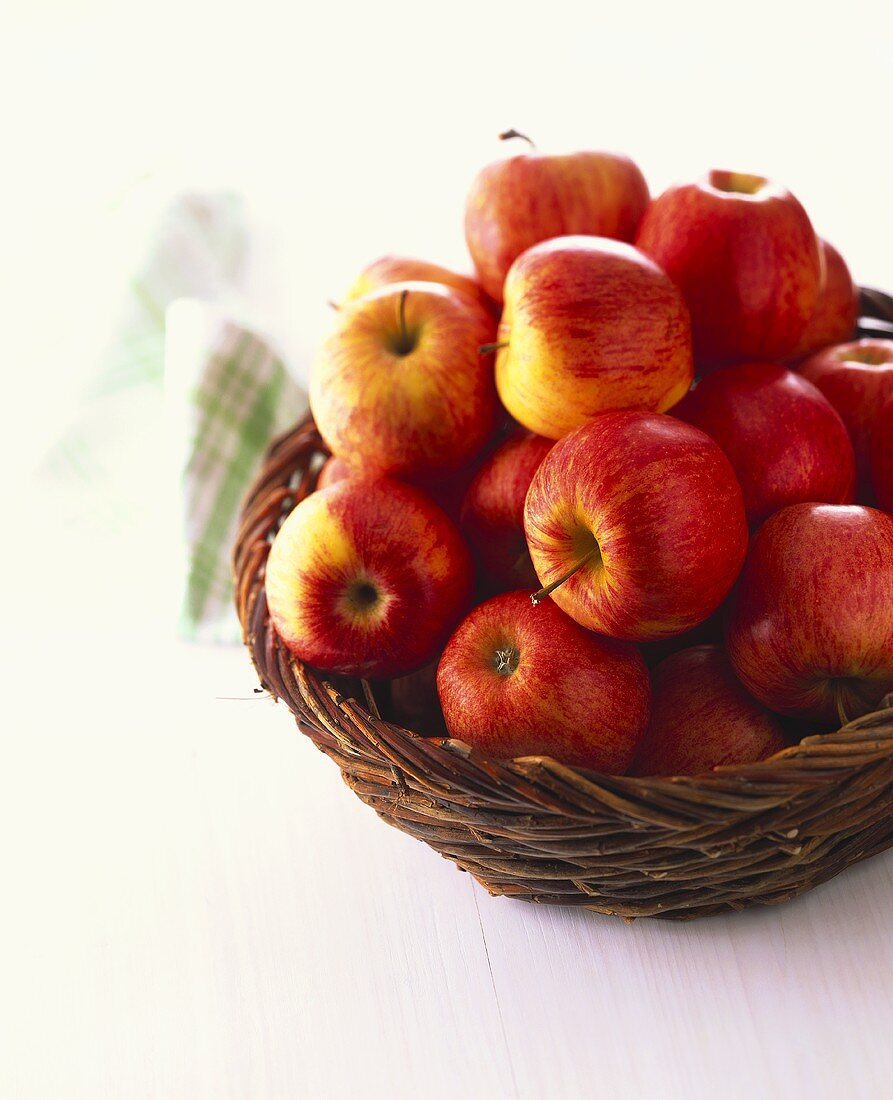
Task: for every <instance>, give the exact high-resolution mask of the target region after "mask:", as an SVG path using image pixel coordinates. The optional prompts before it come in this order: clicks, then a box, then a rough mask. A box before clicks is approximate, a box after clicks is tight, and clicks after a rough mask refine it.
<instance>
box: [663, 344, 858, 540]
mask: <svg viewBox="0 0 893 1100" xmlns="http://www.w3.org/2000/svg"><path fill="white" fill-rule="evenodd" d="M673 416H676V417H679V418H680V419H682V420H685V421H686V422H687V423H689V424H694V426H695V427H696V428H700V429H701V431H704V432H706V433H707V435H709V436H710V438H711V439H713V440H715V441H716V442H717V443H718V444H719V445H720V447H722V449H723V451H724V452H725V453H726V456H727V457H728V459H729V461H730V462H731V463H732V468H733V469H734V471H735V474H736V476H737V478H738V482H739V484H740V485H741V491H742V493H743V494H744V507H745V510H746V511H747V519H748V522H749V523H750V524H751V525H755V524H758V523H762V522H763V520H764V519H766V518H767V517H768V516H770V515H771V514H772V513H773V512H777V511H778V510H779V508H784V507H785V505H787V504H799V503H801V502H805V501H810V500H814V501H826V502H827V503H829V504H849V503H850V502H851V501H852V499H853V493H854V491H855V487H856V460H855V457H854V455H853V445H852V443H851V442H850V437H849V435H848V434H847V430H846V428H845V427H844V424H843V421H842V420H841V419H840V417H839V416H838V414H837V413H836V412H835V410H834V409H833V408H832V407H831V405H830V404H829V403H828V401H827V400H826V399H825V398H824V397H823V396H822V394H821V392H820V391H819V390H818V389H816V387H815V386H813V385H812V384H811V383H810V382H807V381H806V379H805V378H803V377H801V376H800V375H799V374H795V373H794V372H793V371H790V370H787V369H785V368H784V367H780V366H777V365H776V364H774V363H739V364H738V365H737V366H732V367H725V368H724V369H723V370H718V371H714V372H713V373H712V374H710V375H708V377H706V378H704V379H702V380H701V381H700V382H699V383H698V385H697V386H695V388H694V389H693V390H692V391H691V392H690V393H688V394H687V395H686V396H685V398H684V399H683V400H682V401H681V402H680V403H679V404H678V405H677V406H676V408H675V409H673Z"/></svg>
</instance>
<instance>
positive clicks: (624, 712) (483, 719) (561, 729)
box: [437, 591, 649, 775]
mask: <svg viewBox="0 0 893 1100" xmlns="http://www.w3.org/2000/svg"><path fill="white" fill-rule="evenodd" d="M437 691H438V694H439V696H440V704H441V707H442V708H443V715H444V719H445V720H446V725H447V729H448V730H449V732H450V736H451V737H455V738H458V739H459V740H461V741H465V742H467V743H468V744H469V745H471V746H473V747H474V748H476V749H479V750H480V751H481V752H483V753H486V754H487V755H488V756H492V757H496V758H498V759H515V758H516V757H519V756H551V757H553V758H554V759H556V760H559V761H561V762H562V763H565V764H569V765H571V766H573V767H581V768H591V769H592V770H593V771H600V772H607V773H609V774H615V775H619V774H622V773H623V772H625V771H626V769H627V768H628V767H629V764H630V762H631V761H632V758H633V754H634V752H635V750H636V746H637V744H638V742H639V738H640V737H641V736H642V733H643V731H644V729H645V726H646V724H647V722H648V704H649V684H648V671H647V669H646V668H645V663H644V661H643V660H642V658H641V656H640V654H639V653H638V651H637V650H636V648H635V646H632V645H629V644H628V643H626V642H618V641H614V640H612V639H610V638H600V637H598V636H597V635H595V634H591V633H589V632H588V631H586V630H584V629H583V628H582V627H580V626H578V625H577V624H576V623H575V622H574V621H573V620H572V619H569V618H568V617H567V615H565V614H564V612H562V611H561V610H560V609H559V608H557V607H556V606H555V605H554V604H552V603H545V604H542V605H540V606H539V607H534V606H533V605H532V604H531V602H530V592H529V591H519V592H507V593H504V594H503V595H500V596H494V597H493V598H492V599H490V600H487V601H486V603H483V604H480V606H478V607H476V608H474V610H473V611H471V613H470V614H469V615H468V616H467V617H466V618H465V619H464V620H463V621H462V623H461V624H460V625H459V627H458V629H457V630H456V632H455V634H453V636H452V637H451V638H450V640H449V642H447V645H446V648H445V649H444V651H443V656H442V657H441V659H440V664H439V665H438V668H437Z"/></svg>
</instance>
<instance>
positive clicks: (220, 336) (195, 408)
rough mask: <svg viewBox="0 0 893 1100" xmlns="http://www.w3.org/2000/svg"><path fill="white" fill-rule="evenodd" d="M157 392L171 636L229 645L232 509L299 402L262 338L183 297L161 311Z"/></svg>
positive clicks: (234, 626) (235, 631) (302, 400)
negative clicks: (176, 525) (177, 521)
mask: <svg viewBox="0 0 893 1100" xmlns="http://www.w3.org/2000/svg"><path fill="white" fill-rule="evenodd" d="M165 398H166V401H167V403H168V415H169V421H170V426H171V437H172V439H173V440H174V454H173V458H174V465H175V470H176V471H177V472H178V475H179V479H180V484H179V491H180V499H181V505H182V546H181V550H182V553H181V560H182V564H183V569H182V577H183V593H182V602H181V610H180V623H179V625H180V632H181V634H183V635H185V636H187V637H190V638H195V639H198V640H201V641H216V642H219V641H233V640H236V639H237V638H238V637H239V627H238V622H237V620H236V617H235V612H234V610H233V598H232V597H233V593H232V578H231V575H230V553H231V550H232V545H233V540H234V538H235V534H236V529H237V526H238V511H239V506H240V504H241V501H242V498H243V497H244V495H245V492H246V490H247V489H248V486H249V484H250V482H251V479H252V478H253V477H254V475H255V473H256V472H257V470H258V468H259V466H260V463H261V460H262V457H263V454H264V451H265V450H266V448H267V445H268V444H269V442H270V440H271V439H272V438H273V436H275V435H277V434H278V433H279V432H281V431H283V430H284V429H285V428H287V427H288V426H289V425H290V424H292V423H293V422H294V421H295V420H296V419H297V418H298V416H299V415H300V414H301V413H302V412H303V411H304V410H305V409H306V408H307V399H306V396H305V394H304V393H303V391H302V390H301V389H300V388H299V387H298V386H297V385H296V384H295V383H294V382H293V381H292V380H291V378H290V376H289V374H288V372H287V371H286V369H285V367H284V365H283V363H282V361H281V360H280V358H279V357H278V356H277V354H276V353H275V352H274V351H273V349H272V348H271V347H270V345H269V344H268V343H267V342H266V341H264V340H263V339H261V337H259V336H258V335H256V334H255V333H253V332H251V331H249V330H248V329H246V328H244V327H242V326H241V325H237V324H235V323H233V322H232V321H231V320H229V319H228V318H227V317H226V315H225V314H224V313H222V312H221V311H220V310H218V309H215V308H213V307H211V306H208V305H207V304H206V303H202V302H197V301H189V300H184V301H179V302H175V303H174V304H173V305H172V306H171V307H170V309H169V310H168V313H167V356H166V366H165Z"/></svg>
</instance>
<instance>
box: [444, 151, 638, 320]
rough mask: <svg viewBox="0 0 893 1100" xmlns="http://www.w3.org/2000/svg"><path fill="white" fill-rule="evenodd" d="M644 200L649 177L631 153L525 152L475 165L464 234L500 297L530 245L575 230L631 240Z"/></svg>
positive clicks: (486, 283)
mask: <svg viewBox="0 0 893 1100" xmlns="http://www.w3.org/2000/svg"><path fill="white" fill-rule="evenodd" d="M647 205H648V184H647V183H646V182H645V177H644V176H643V175H642V173H641V171H640V170H639V169H638V167H637V166H636V165H635V164H634V163H633V162H632V161H631V160H630V159H629V157H625V156H620V155H618V154H616V153H601V152H583V153H570V154H568V155H565V156H549V155H540V154H537V153H523V154H521V155H520V156H514V157H509V158H507V159H505V160H499V161H495V162H494V163H493V164H488V165H487V166H486V167H485V168H484V169H482V171H481V172H479V173H478V176H477V178H476V179H475V181H474V183H473V184H472V185H471V191H470V192H469V194H468V199H467V201H466V204H465V240H466V242H467V244H468V251H469V252H470V253H471V258H472V260H473V261H474V266H475V269H476V270H477V273H478V279H479V280H480V282H481V285H482V286H483V288H484V290H485V291H486V292H487V294H489V295H490V297H491V298H493V299H495V300H496V301H497V302H501V301H502V300H503V283H504V282H505V277H506V274H507V272H508V269H509V268H510V267H511V265H512V263H513V262H514V260H515V259H516V258H517V257H518V256H520V255H521V253H522V252H524V251H526V250H527V249H528V248H530V247H531V246H532V245H535V244H539V242H540V241H547V240H551V238H553V237H566V236H569V235H573V234H585V235H586V236H593V237H611V238H614V239H616V240H621V241H631V240H632V239H633V237H634V236H635V233H636V229H637V227H638V225H639V220H640V219H641V217H642V213H643V211H644V210H645V207H646V206H647Z"/></svg>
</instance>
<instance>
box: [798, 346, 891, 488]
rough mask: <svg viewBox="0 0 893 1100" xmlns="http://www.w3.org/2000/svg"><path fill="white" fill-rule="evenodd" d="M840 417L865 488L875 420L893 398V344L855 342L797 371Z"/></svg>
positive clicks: (807, 362)
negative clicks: (853, 450)
mask: <svg viewBox="0 0 893 1100" xmlns="http://www.w3.org/2000/svg"><path fill="white" fill-rule="evenodd" d="M797 370H798V372H799V373H800V374H802V375H803V377H804V378H808V379H809V381H810V382H812V383H813V384H814V385H816V386H818V388H819V389H820V390H821V391H822V393H823V394H824V395H825V397H827V398H828V400H829V401H830V402H831V404H832V405H833V406H834V408H835V409H837V411H838V412H839V413H840V415H841V418H842V419H843V422H844V424H846V427H847V431H848V432H849V433H850V438H851V439H852V441H853V447H854V448H855V450H856V470H857V473H858V477H859V481H860V484H861V486H862V487H863V488H865V487H866V486H867V485H868V481H869V475H868V448H869V445H870V441H871V433H872V428H873V425H874V421H875V418H876V417H877V415H878V413H879V412H880V411H881V409H882V408H883V406H884V405H885V404H886V403H887V401H889V400H890V399H891V398H893V340H874V339H866V340H855V341H852V342H851V343H848V344H838V345H837V346H836V347H833V348H825V349H824V350H823V351H820V352H817V353H816V354H815V355H813V356H811V357H810V358H809V359H807V360H805V362H803V363H801V364H800V365H799V367H798V368H797Z"/></svg>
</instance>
